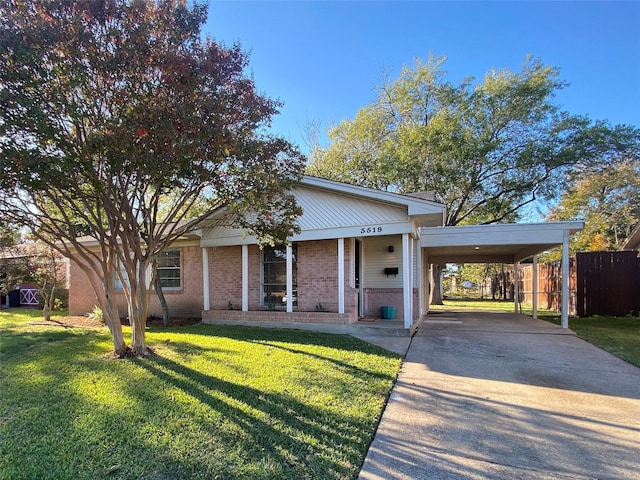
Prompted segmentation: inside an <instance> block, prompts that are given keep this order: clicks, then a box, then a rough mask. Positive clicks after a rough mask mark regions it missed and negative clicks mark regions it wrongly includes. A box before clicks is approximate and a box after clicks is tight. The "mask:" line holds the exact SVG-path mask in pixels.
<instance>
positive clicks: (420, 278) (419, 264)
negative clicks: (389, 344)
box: [416, 242, 425, 317]
mask: <svg viewBox="0 0 640 480" xmlns="http://www.w3.org/2000/svg"><path fill="white" fill-rule="evenodd" d="M423 266H424V265H423V264H422V247H421V246H420V243H419V242H418V248H417V249H416V269H417V275H418V278H417V281H418V282H417V283H418V305H419V308H420V311H419V314H420V317H422V316H423V315H425V308H424V278H423V277H424V273H423Z"/></svg>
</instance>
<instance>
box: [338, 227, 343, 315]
mask: <svg viewBox="0 0 640 480" xmlns="http://www.w3.org/2000/svg"><path fill="white" fill-rule="evenodd" d="M338 313H344V238H339V239H338Z"/></svg>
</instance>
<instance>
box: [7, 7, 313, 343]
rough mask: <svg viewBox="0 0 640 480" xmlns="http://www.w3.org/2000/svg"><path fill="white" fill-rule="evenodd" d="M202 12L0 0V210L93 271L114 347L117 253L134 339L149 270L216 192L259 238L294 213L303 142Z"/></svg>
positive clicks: (289, 222)
mask: <svg viewBox="0 0 640 480" xmlns="http://www.w3.org/2000/svg"><path fill="white" fill-rule="evenodd" d="M206 15H207V9H206V7H205V6H204V5H202V4H200V3H195V4H193V5H192V6H188V5H187V1H186V0H156V1H142V0H131V1H128V0H101V1H95V2H93V1H91V2H66V1H53V0H35V1H29V2H22V1H18V0H7V1H3V2H2V3H1V4H0V25H1V33H0V105H1V107H0V108H1V111H0V169H1V170H2V171H3V175H2V177H1V179H0V213H1V214H2V215H4V216H5V217H6V218H10V219H13V220H15V221H16V222H19V223H20V224H21V225H28V226H30V227H31V229H32V231H33V233H34V234H35V235H36V236H39V237H40V238H41V239H43V240H46V239H47V238H56V239H57V240H56V243H55V244H53V246H54V247H55V248H57V249H59V250H60V251H61V252H62V253H64V254H65V255H70V253H71V252H72V251H73V252H75V256H74V258H75V259H76V260H77V261H78V264H79V265H80V267H81V268H83V269H84V270H85V271H86V272H87V273H88V274H89V278H94V276H93V275H91V273H93V272H95V273H96V274H97V275H98V279H99V281H98V282H96V283H95V284H94V289H95V290H96V293H97V295H98V299H99V302H100V307H101V308H102V311H103V314H104V316H105V321H106V322H107V324H108V325H109V327H110V329H111V332H112V334H113V336H114V346H115V349H116V351H117V352H119V353H123V352H125V351H126V350H127V347H126V345H125V342H124V340H123V338H122V330H121V327H120V321H119V315H118V312H117V305H116V303H115V296H114V295H113V294H112V293H113V288H114V280H115V275H120V272H121V270H120V268H117V265H118V263H119V264H120V265H122V267H123V269H122V271H123V272H124V276H126V277H127V278H124V279H121V280H123V281H122V284H123V285H125V288H124V290H125V295H126V297H127V303H128V308H129V318H130V321H131V322H132V327H133V328H132V348H133V350H134V351H135V352H136V353H145V352H146V351H147V348H146V345H145V340H144V328H145V322H146V317H147V309H148V297H149V291H150V287H149V285H147V284H146V281H145V280H144V279H145V277H146V272H147V271H148V270H149V268H150V266H151V265H152V264H153V261H154V259H155V257H156V256H157V255H158V253H159V252H160V251H161V250H163V249H164V248H165V247H166V246H168V245H169V244H170V243H172V242H173V241H174V240H175V239H177V238H178V237H180V236H181V235H183V234H184V233H185V232H187V231H189V230H192V229H193V228H194V227H195V225H197V224H198V223H199V222H200V221H201V220H202V219H204V218H206V216H207V215H209V214H210V213H211V212H212V211H213V210H214V209H215V208H218V207H220V206H221V205H226V206H228V207H229V208H230V209H231V210H232V211H234V212H236V213H237V214H236V215H235V216H231V217H232V218H234V222H235V223H236V224H238V225H239V226H242V227H245V228H247V229H249V230H250V231H252V232H253V233H255V234H257V235H258V236H259V237H262V238H266V239H270V240H272V241H275V240H278V239H283V238H285V237H286V236H287V235H290V234H291V233H292V232H294V231H295V230H296V228H297V227H296V217H297V215H298V214H299V209H298V207H297V206H296V205H295V200H294V198H293V196H292V195H290V194H289V193H287V192H288V190H289V187H290V186H291V185H292V182H293V181H294V180H296V179H297V178H298V177H299V175H300V174H301V171H302V166H303V163H304V158H303V157H302V155H301V154H300V153H299V152H298V150H297V149H296V148H295V147H294V146H293V145H291V144H290V143H288V142H287V141H285V140H283V139H282V138H279V137H275V136H272V135H269V134H268V133H266V130H265V128H266V127H268V125H269V123H270V119H271V117H272V116H273V115H274V114H276V113H277V112H278V108H279V103H278V102H276V101H273V100H271V99H269V98H267V97H265V96H263V95H260V94H258V93H257V92H256V89H255V86H254V83H253V80H252V79H251V78H250V77H248V76H247V75H246V74H245V69H246V66H247V62H248V60H247V56H246V55H245V54H244V53H243V51H242V50H241V48H240V47H239V46H238V45H233V46H231V47H225V46H222V45H219V44H217V43H216V42H214V41H213V40H212V39H209V38H207V39H202V37H201V32H200V28H201V25H202V24H203V23H204V22H205V20H206ZM203 198H205V199H207V201H208V204H207V205H206V207H204V208H203V204H202V199H203ZM194 205H197V209H192V207H193V206H194ZM77 227H80V228H81V230H82V232H83V233H88V234H89V235H91V236H92V237H93V238H94V239H95V240H97V241H98V245H99V246H100V248H99V249H98V250H92V249H89V248H87V247H86V244H84V243H82V242H80V241H78V239H77Z"/></svg>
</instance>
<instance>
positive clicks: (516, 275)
mask: <svg viewBox="0 0 640 480" xmlns="http://www.w3.org/2000/svg"><path fill="white" fill-rule="evenodd" d="M519 300H520V264H519V263H518V262H516V263H514V264H513V311H514V312H515V313H518V304H519V303H520V301H519Z"/></svg>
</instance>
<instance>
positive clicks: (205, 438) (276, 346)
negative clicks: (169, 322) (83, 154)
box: [0, 309, 400, 479]
mask: <svg viewBox="0 0 640 480" xmlns="http://www.w3.org/2000/svg"><path fill="white" fill-rule="evenodd" d="M18 312H19V313H18ZM39 318H40V312H33V311H19V310H17V309H14V310H8V311H6V310H5V311H0V479H32V478H38V479H60V478H74V479H97V478H104V479H183V478H184V479H187V478H188V479H195V478H206V479H216V478H219V479H241V478H242V479H246V478H251V479H307V478H308V479H312V478H313V479H349V478H356V477H357V474H358V471H359V469H360V466H361V464H362V461H363V459H364V456H365V454H366V451H367V448H368V446H369V443H370V441H371V439H372V437H373V434H374V432H375V429H376V427H377V423H378V420H379V417H380V414H381V410H382V408H383V405H384V403H385V401H386V398H387V396H388V394H389V391H390V389H391V387H392V385H393V382H394V381H395V378H396V375H397V373H398V371H399V368H400V357H399V356H398V355H395V354H392V353H390V352H387V351H386V350H383V349H381V348H379V347H376V346H373V345H370V344H368V343H365V342H362V341H360V340H357V339H354V338H352V337H349V336H345V335H330V334H318V333H313V332H301V331H292V330H268V329H250V328H243V327H225V326H213V325H194V326H190V327H179V328H161V327H158V328H155V329H154V328H152V329H149V330H148V332H147V338H148V343H149V345H150V346H151V347H152V348H153V349H154V350H155V352H156V354H155V355H153V356H150V357H148V358H140V359H133V360H109V359H108V353H109V352H110V350H111V349H112V344H111V340H110V336H109V334H108V331H107V330H106V329H104V328H102V329H90V328H62V327H52V326H42V325H32V324H30V321H32V320H36V319H39ZM125 333H127V332H125Z"/></svg>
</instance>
